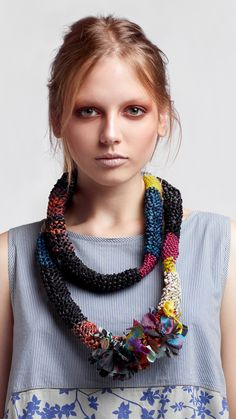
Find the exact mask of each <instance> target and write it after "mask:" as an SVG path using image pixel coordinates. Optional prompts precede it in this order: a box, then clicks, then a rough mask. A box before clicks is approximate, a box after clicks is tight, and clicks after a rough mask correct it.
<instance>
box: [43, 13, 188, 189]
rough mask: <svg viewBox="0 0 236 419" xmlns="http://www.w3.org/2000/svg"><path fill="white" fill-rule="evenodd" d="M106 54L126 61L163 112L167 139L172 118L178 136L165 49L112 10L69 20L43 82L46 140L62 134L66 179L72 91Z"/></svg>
mask: <svg viewBox="0 0 236 419" xmlns="http://www.w3.org/2000/svg"><path fill="white" fill-rule="evenodd" d="M112 55H115V56H118V57H119V58H122V60H126V61H127V62H128V63H129V65H130V66H131V67H132V68H133V69H134V71H135V73H136V74H137V77H138V79H139V80H140V82H141V83H142V84H143V86H144V87H145V88H146V89H147V91H148V92H149V94H150V95H151V96H152V98H153V99H154V100H155V102H156V104H157V105H158V107H159V109H160V110H161V111H162V110H165V112H166V113H167V115H168V120H169V124H168V125H169V127H168V141H169V140H171V137H172V133H173V127H174V123H175V122H177V124H178V125H179V127H180V138H182V129H181V124H180V121H179V118H178V113H177V111H176V110H175V107H174V102H173V101H172V100H171V97H170V91H169V83H168V77H167V70H166V64H167V63H168V59H167V57H166V55H165V54H164V53H163V52H162V51H161V50H160V49H159V48H158V47H157V46H156V45H155V44H153V43H152V42H151V41H150V40H149V39H147V37H146V35H145V34H144V32H143V30H142V28H141V27H140V26H139V25H137V24H136V23H134V22H131V21H130V20H128V19H125V18H118V17H115V16H114V15H113V14H109V15H107V16H101V15H98V16H87V17H84V18H82V19H80V20H78V21H76V22H74V23H73V24H72V25H71V26H70V27H69V31H68V32H67V33H66V34H65V35H64V38H63V44H62V45H61V46H60V48H59V50H58V52H57V54H56V56H55V58H54V60H53V62H52V64H51V72H50V79H49V81H48V84H47V86H48V89H49V115H48V117H49V138H50V143H51V145H53V143H52V138H53V135H54V136H55V137H57V138H61V140H62V145H63V157H64V167H63V171H64V172H69V183H70V181H71V175H72V171H73V170H74V169H76V163H75V162H74V160H73V159H72V158H71V156H70V153H69V150H68V147H67V142H66V136H65V130H66V127H67V124H68V121H69V119H70V117H71V115H72V113H73V108H74V105H75V100H76V97H77V95H78V92H79V89H80V87H81V85H82V83H83V81H84V79H85V77H86V76H87V75H88V74H89V72H90V71H91V70H92V68H93V67H94V66H95V64H96V63H97V61H98V60H99V59H100V58H101V57H108V56H112ZM158 139H159V138H158ZM57 144H58V141H57V142H56V145H57ZM55 150H56V148H55Z"/></svg>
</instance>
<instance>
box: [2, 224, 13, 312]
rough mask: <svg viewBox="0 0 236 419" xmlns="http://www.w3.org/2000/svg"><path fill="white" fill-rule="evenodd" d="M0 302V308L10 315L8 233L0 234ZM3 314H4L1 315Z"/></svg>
mask: <svg viewBox="0 0 236 419" xmlns="http://www.w3.org/2000/svg"><path fill="white" fill-rule="evenodd" d="M0 302H1V307H2V309H3V307H4V310H5V315H6V311H8V314H9V315H10V314H11V300H10V287H9V273H8V231H5V232H4V233H1V234H0ZM3 314H4V313H3Z"/></svg>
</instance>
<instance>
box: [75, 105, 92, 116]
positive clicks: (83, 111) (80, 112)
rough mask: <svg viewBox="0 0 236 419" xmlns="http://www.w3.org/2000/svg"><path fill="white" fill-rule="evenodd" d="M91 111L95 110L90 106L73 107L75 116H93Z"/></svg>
mask: <svg viewBox="0 0 236 419" xmlns="http://www.w3.org/2000/svg"><path fill="white" fill-rule="evenodd" d="M93 111H95V108H92V107H88V108H78V109H75V111H74V115H75V116H77V117H82V118H90V117H91V116H94V115H93Z"/></svg>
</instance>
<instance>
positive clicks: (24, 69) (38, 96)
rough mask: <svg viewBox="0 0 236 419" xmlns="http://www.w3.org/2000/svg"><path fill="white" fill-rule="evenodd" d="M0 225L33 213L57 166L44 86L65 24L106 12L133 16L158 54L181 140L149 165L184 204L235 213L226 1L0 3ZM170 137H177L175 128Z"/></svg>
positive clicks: (235, 64) (42, 208)
mask: <svg viewBox="0 0 236 419" xmlns="http://www.w3.org/2000/svg"><path fill="white" fill-rule="evenodd" d="M0 12H1V13H0V16H1V17H0V38H1V56H0V60H1V85H0V88H1V95H0V112H1V113H0V115H1V152H0V188H1V202H0V215H1V218H0V220H1V224H0V232H3V231H5V230H6V229H9V228H11V227H14V226H17V225H21V224H26V223H29V222H34V221H37V220H41V219H42V218H44V217H45V216H46V210H47V202H48V195H49V192H50V190H51V189H52V187H53V185H54V184H55V182H56V180H57V179H58V177H60V176H61V174H62V166H61V162H62V159H61V157H60V156H59V155H58V156H53V153H52V152H51V151H50V143H49V138H48V123H47V111H48V110H47V95H48V92H47V87H46V83H47V80H48V77H49V68H50V64H51V61H52V59H53V57H54V55H55V53H56V51H57V48H58V47H59V46H60V44H61V43H62V35H63V33H64V32H65V31H66V29H67V26H68V25H70V24H72V23H73V22H74V21H75V20H78V19H80V18H82V17H84V16H86V15H96V14H98V13H103V14H108V13H114V14H115V15H116V16H118V17H126V18H128V19H130V20H132V21H135V22H136V23H138V24H139V25H140V26H141V27H142V28H143V29H144V31H145V33H146V35H147V36H148V37H149V38H150V39H151V41H152V42H154V43H156V44H157V46H158V47H159V48H160V49H161V50H162V51H163V52H164V53H165V54H166V55H167V57H168V60H169V64H168V73H169V79H170V88H171V93H172V100H174V102H175V106H176V109H177V110H178V113H179V116H180V119H181V123H182V129H183V139H182V144H181V148H180V151H179V154H178V156H177V159H176V160H175V161H174V163H173V157H174V154H175V151H176V149H175V150H174V149H172V150H173V152H172V158H170V159H169V161H168V162H167V163H166V156H167V153H166V154H165V155H164V154H163V149H162V147H161V146H160V147H159V146H158V148H157V151H156V156H157V158H155V160H154V161H153V165H152V166H150V170H151V171H152V173H153V174H156V175H159V176H161V177H163V178H165V179H166V180H167V181H168V182H170V183H172V184H173V185H174V186H176V187H177V188H179V189H180V190H181V193H182V197H183V205H184V207H185V208H189V209H192V210H204V211H212V212H219V213H223V214H225V215H229V216H230V217H231V218H232V219H236V188H235V178H236V176H235V166H236V136H235V112H236V108H235V97H236V80H235V77H236V76H235V74H236V52H235V51H236V48H235V39H236V25H235V20H236V6H235V2H234V1H233V0H232V1H229V0H226V1H223V0H222V1H219V0H208V1H205V0H198V1H196V0H194V1H190V0H179V1H177V0H172V1H171V0H166V1H165V2H164V1H160V0H149V1H146V2H141V1H140V2H139V1H137V0H136V1H134V0H129V1H127V0H126V1H123V0H119V2H117V1H114V0H110V1H108V0H107V1H105V0H103V1H102V0H100V1H99V2H98V1H92V0H90V1H89V2H83V1H79V0H77V1H75V0H70V1H68V0H57V1H55V0H50V1H46V0H44V1H32V0H21V1H13V0H5V1H1V6H0ZM173 144H178V131H177V130H176V133H175V136H174V138H173Z"/></svg>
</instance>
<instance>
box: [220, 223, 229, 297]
mask: <svg viewBox="0 0 236 419" xmlns="http://www.w3.org/2000/svg"><path fill="white" fill-rule="evenodd" d="M224 217H225V223H224V226H225V228H224V229H223V233H224V234H223V238H222V240H223V246H222V248H223V256H222V277H221V288H222V295H223V291H224V289H225V285H226V282H227V277H228V271H229V258H230V245H231V218H230V217H229V216H227V215H225V216H224Z"/></svg>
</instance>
